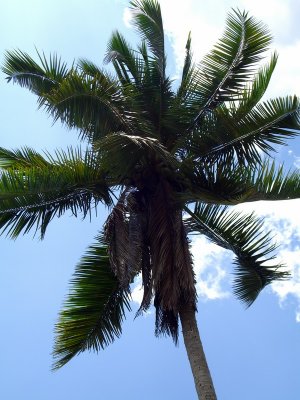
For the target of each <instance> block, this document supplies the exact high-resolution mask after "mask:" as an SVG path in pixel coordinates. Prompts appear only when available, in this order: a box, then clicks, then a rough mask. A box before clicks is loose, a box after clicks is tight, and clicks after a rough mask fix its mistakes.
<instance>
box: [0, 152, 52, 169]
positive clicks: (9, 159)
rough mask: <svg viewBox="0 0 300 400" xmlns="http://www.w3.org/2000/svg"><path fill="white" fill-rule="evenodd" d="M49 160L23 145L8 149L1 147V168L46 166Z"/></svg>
mask: <svg viewBox="0 0 300 400" xmlns="http://www.w3.org/2000/svg"><path fill="white" fill-rule="evenodd" d="M48 165H49V160H47V159H46V158H45V157H43V156H42V155H41V154H39V153H38V152H37V151H35V150H34V149H31V148H29V147H23V148H22V149H18V150H7V149H4V148H3V147H0V169H9V168H14V169H20V168H28V167H33V166H34V167H41V168H43V167H45V166H48Z"/></svg>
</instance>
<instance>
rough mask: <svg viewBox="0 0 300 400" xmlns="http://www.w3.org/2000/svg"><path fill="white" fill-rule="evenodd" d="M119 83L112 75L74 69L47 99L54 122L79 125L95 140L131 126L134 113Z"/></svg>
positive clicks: (82, 130)
mask: <svg viewBox="0 0 300 400" xmlns="http://www.w3.org/2000/svg"><path fill="white" fill-rule="evenodd" d="M124 106H125V104H124V99H123V98H122V95H121V93H120V90H119V87H118V84H117V83H116V81H114V80H112V79H111V78H110V76H109V75H108V74H104V73H103V74H101V75H97V77H96V78H90V77H88V76H86V75H85V74H84V75H83V74H78V73H76V72H73V73H72V74H71V75H69V76H68V78H66V79H65V80H64V81H63V82H61V84H60V85H59V87H58V88H56V90H55V91H52V92H51V93H49V94H48V95H47V98H46V104H45V107H46V110H47V111H48V112H49V113H50V114H51V115H52V117H53V118H54V121H56V120H58V119H59V120H61V121H62V122H63V123H65V124H66V125H67V126H68V127H69V128H79V129H80V131H81V133H82V134H83V136H88V138H90V139H91V140H94V139H95V138H97V137H101V136H105V135H106V134H107V133H109V132H113V131H115V130H119V129H127V130H129V131H130V129H131V118H132V114H131V113H130V111H129V110H126V109H125V108H124Z"/></svg>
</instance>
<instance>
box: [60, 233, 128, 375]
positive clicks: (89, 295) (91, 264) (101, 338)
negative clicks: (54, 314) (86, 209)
mask: <svg viewBox="0 0 300 400" xmlns="http://www.w3.org/2000/svg"><path fill="white" fill-rule="evenodd" d="M129 301H130V292H129V289H122V288H120V286H119V283H118V280H117V278H116V277H115V275H114V274H113V273H112V271H111V268H110V264H109V256H108V249H107V245H106V244H105V242H104V241H103V238H102V237H101V236H99V237H98V238H97V242H96V243H95V244H94V245H92V246H90V247H89V249H88V250H87V252H86V254H85V256H84V257H83V258H82V259H81V261H80V262H79V264H78V265H77V267H76V271H75V274H74V277H73V279H72V281H71V290H70V293H69V295H68V297H67V299H66V301H65V303H64V308H63V309H62V311H61V313H60V316H59V321H58V323H57V324H56V339H55V345H54V351H53V355H54V359H55V362H54V366H53V369H59V368H61V367H62V366H63V365H65V364H66V363H67V362H68V361H70V360H71V359H72V358H73V357H74V356H75V355H78V354H79V353H81V352H83V351H85V350H94V351H97V352H98V351H99V350H100V349H103V348H104V347H106V346H107V345H109V344H110V343H112V342H113V341H114V340H115V338H117V337H119V336H120V335H121V333H122V328H121V324H122V321H123V320H124V317H125V310H126V309H127V310H130V304H129Z"/></svg>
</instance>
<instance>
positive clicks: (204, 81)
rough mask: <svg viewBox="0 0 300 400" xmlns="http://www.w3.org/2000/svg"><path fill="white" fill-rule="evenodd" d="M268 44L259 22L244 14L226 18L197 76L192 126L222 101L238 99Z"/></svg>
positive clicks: (235, 13) (266, 34) (240, 13)
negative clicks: (196, 107)
mask: <svg viewBox="0 0 300 400" xmlns="http://www.w3.org/2000/svg"><path fill="white" fill-rule="evenodd" d="M270 43H271V35H270V34H269V32H268V30H267V28H266V26H265V25H263V24H262V23H261V22H258V21H256V20H255V19H254V18H253V17H248V14H247V13H246V12H241V11H235V10H233V12H232V13H231V14H229V15H228V18H227V27H226V29H225V32H224V34H223V37H222V38H221V39H220V40H219V42H218V43H217V45H216V46H215V48H214V49H213V50H212V51H211V53H210V54H208V55H207V56H206V57H205V58H204V59H203V61H202V63H201V64H200V69H199V71H198V73H197V87H198V89H197V91H198V93H199V95H198V107H199V112H198V114H197V116H196V117H195V119H194V121H193V126H195V125H197V124H198V123H199V121H200V120H201V118H202V116H203V115H204V114H205V112H206V111H207V110H209V109H213V108H215V107H216V106H217V105H219V104H221V103H223V102H224V101H233V100H238V99H240V93H241V91H242V90H243V89H244V86H245V83H246V82H247V81H250V80H251V79H252V77H253V72H254V71H255V69H254V67H255V66H256V65H257V63H258V62H259V61H260V60H261V59H262V57H263V53H264V52H265V51H266V50H267V49H268V46H269V44H270ZM196 97H197V96H196Z"/></svg>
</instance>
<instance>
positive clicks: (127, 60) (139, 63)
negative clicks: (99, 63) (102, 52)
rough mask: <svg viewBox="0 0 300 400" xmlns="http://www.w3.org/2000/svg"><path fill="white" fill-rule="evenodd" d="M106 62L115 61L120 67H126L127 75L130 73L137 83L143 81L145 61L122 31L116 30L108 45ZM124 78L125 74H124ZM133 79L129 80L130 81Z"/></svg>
mask: <svg viewBox="0 0 300 400" xmlns="http://www.w3.org/2000/svg"><path fill="white" fill-rule="evenodd" d="M104 61H105V62H107V63H108V62H111V61H115V62H117V63H118V65H119V67H120V68H121V69H122V66H124V67H125V68H126V77H127V76H128V75H127V74H128V73H129V74H130V75H131V76H132V77H133V79H134V81H135V83H136V84H139V83H141V80H142V75H143V71H144V61H143V59H142V58H141V57H138V54H137V52H135V51H133V50H132V49H131V47H130V45H129V44H128V42H127V41H126V39H125V38H124V37H123V35H122V34H121V33H119V32H118V31H115V32H114V33H113V34H112V37H111V38H110V40H109V42H108V45H107V53H106V56H105V59H104ZM123 78H124V74H123ZM130 82H131V80H129V81H127V83H130Z"/></svg>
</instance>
